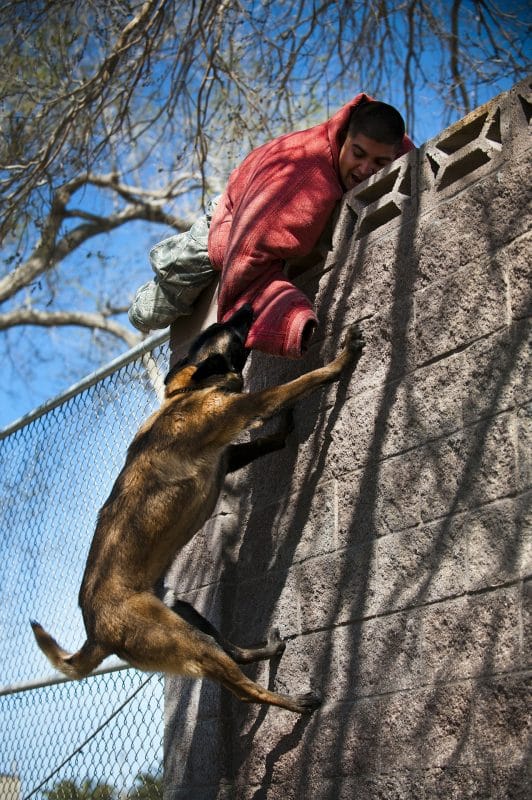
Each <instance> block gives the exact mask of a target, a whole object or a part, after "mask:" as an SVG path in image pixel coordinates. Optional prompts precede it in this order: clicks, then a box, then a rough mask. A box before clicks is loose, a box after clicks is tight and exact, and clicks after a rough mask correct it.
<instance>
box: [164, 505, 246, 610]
mask: <svg viewBox="0 0 532 800" xmlns="http://www.w3.org/2000/svg"><path fill="white" fill-rule="evenodd" d="M236 526H237V517H236V516H235V515H234V514H232V515H216V516H214V517H212V518H211V519H210V520H208V522H207V523H206V524H205V525H204V526H203V528H202V529H201V530H200V531H198V533H196V535H195V536H194V538H193V539H192V540H191V541H190V542H188V544H186V545H185V547H184V548H183V549H182V550H181V551H180V552H179V554H178V556H177V558H176V559H175V561H174V562H173V564H172V566H171V567H170V569H169V571H168V573H167V575H166V577H165V586H166V587H167V588H169V589H175V590H176V591H178V592H179V593H181V594H183V593H187V592H191V591H193V590H194V589H197V588H199V587H201V586H207V585H210V584H213V583H217V582H218V581H219V580H220V578H221V577H222V576H221V563H222V560H223V558H224V553H226V552H227V551H228V550H230V549H231V548H232V547H233V546H234V541H235V533H236V531H237V527H236Z"/></svg>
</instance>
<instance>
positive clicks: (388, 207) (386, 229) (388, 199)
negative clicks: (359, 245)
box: [345, 150, 419, 241]
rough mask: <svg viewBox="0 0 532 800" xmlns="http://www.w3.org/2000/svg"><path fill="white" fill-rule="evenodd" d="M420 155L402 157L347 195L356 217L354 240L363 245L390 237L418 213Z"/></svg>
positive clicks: (413, 152) (416, 153) (348, 202)
mask: <svg viewBox="0 0 532 800" xmlns="http://www.w3.org/2000/svg"><path fill="white" fill-rule="evenodd" d="M417 162H418V151H417V150H413V151H411V152H410V153H408V154H406V155H404V156H402V157H401V158H399V159H397V160H396V161H394V162H393V163H392V164H390V165H389V166H387V167H385V168H384V169H381V170H379V172H378V173H377V174H376V175H373V176H372V177H371V178H369V179H368V180H366V181H365V182H364V184H363V185H361V186H359V187H357V188H356V189H354V190H353V191H351V192H349V193H348V194H347V195H346V198H345V202H346V203H347V204H348V205H349V206H350V208H351V209H352V211H353V214H354V217H355V219H354V225H353V232H352V238H353V239H354V240H355V241H360V240H363V239H366V238H369V239H372V238H377V237H382V236H383V235H386V234H388V235H389V234H390V232H391V231H392V230H393V228H396V227H401V228H404V227H405V225H407V224H408V222H410V221H411V220H412V219H413V218H414V216H415V214H416V211H417V197H418V193H417V185H416V184H417V176H418V172H419V170H418V165H417Z"/></svg>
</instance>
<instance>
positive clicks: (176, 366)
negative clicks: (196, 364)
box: [164, 358, 189, 386]
mask: <svg viewBox="0 0 532 800" xmlns="http://www.w3.org/2000/svg"><path fill="white" fill-rule="evenodd" d="M188 363H189V362H188V358H181V359H180V360H179V361H177V362H176V363H175V364H174V366H173V367H172V368H171V369H170V371H169V372H168V373H167V375H166V378H165V379H164V385H165V386H168V383H169V382H170V381H171V380H172V378H173V377H174V375H175V374H176V372H179V370H180V369H183V367H186V365H187V364H188Z"/></svg>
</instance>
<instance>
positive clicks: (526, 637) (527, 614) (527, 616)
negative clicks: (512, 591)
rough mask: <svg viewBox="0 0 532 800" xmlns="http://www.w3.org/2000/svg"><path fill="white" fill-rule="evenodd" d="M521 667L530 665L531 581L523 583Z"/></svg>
mask: <svg viewBox="0 0 532 800" xmlns="http://www.w3.org/2000/svg"><path fill="white" fill-rule="evenodd" d="M522 664H523V667H525V668H526V667H530V665H531V664H532V579H529V580H526V581H524V583H523V657H522Z"/></svg>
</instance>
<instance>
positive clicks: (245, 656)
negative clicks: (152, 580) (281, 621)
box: [169, 600, 286, 664]
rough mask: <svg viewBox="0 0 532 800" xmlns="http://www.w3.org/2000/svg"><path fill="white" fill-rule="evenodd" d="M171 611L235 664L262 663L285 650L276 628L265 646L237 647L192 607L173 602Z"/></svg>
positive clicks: (182, 602) (271, 632) (180, 601)
mask: <svg viewBox="0 0 532 800" xmlns="http://www.w3.org/2000/svg"><path fill="white" fill-rule="evenodd" d="M169 607H170V608H171V609H172V611H173V612H174V613H176V614H178V615H179V616H180V617H181V618H182V619H184V620H185V621H186V622H188V623H189V624H190V625H192V626H193V627H194V628H197V629H198V630H200V631H202V633H206V634H207V635H208V636H212V638H213V639H214V640H215V642H217V644H219V645H220V647H221V648H222V649H223V650H225V652H226V653H228V654H229V655H230V656H231V658H233V659H234V660H235V661H236V663H237V664H251V663H252V662H254V661H263V660H266V659H269V658H275V656H279V655H281V653H283V652H284V650H285V648H286V643H285V642H284V641H283V640H282V639H281V636H280V634H279V629H278V628H273V629H272V630H271V631H270V634H269V636H268V639H267V642H266V644H265V645H256V646H254V647H238V646H237V645H236V644H233V643H232V642H230V641H229V640H228V639H226V638H225V637H223V636H222V634H221V633H220V632H219V631H218V630H217V629H216V628H215V627H214V625H212V624H211V623H210V622H209V621H208V620H207V619H205V617H203V616H202V615H201V614H200V613H199V611H196V609H195V608H194V606H191V605H190V603H186V602H185V601H184V600H174V601H173V602H172V604H171V606H169Z"/></svg>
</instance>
